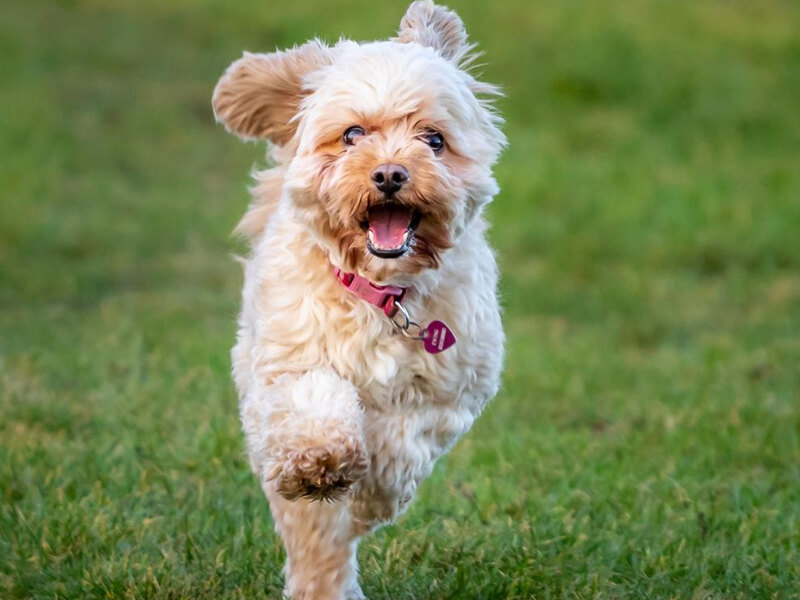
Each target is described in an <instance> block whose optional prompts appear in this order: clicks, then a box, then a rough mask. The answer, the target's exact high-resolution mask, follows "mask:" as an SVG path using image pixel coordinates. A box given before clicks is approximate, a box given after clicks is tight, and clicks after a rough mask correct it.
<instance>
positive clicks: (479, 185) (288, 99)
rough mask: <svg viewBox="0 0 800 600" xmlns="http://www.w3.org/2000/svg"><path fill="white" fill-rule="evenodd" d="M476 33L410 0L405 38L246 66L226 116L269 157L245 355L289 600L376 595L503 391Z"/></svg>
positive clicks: (233, 78)
mask: <svg viewBox="0 0 800 600" xmlns="http://www.w3.org/2000/svg"><path fill="white" fill-rule="evenodd" d="M472 50H473V45H472V44H470V43H469V42H468V41H467V34H466V32H465V30H464V25H463V23H462V22H461V20H460V19H459V17H458V16H457V15H456V14H455V13H453V12H451V11H450V10H448V9H446V8H444V7H441V6H436V5H434V4H432V3H431V2H429V1H420V2H414V3H413V4H411V6H410V7H409V8H408V11H407V13H406V15H405V16H404V17H403V19H402V21H401V23H400V29H399V31H398V34H397V37H395V38H393V39H391V40H388V41H379V42H369V43H356V42H352V41H349V40H341V41H339V42H338V43H337V44H335V45H333V46H327V45H325V44H323V43H322V42H320V41H317V40H315V41H311V42H308V43H306V44H304V45H302V46H298V47H295V48H293V49H291V50H286V51H283V52H274V53H271V54H249V53H245V55H244V56H243V58H241V59H239V60H237V61H236V62H234V63H233V64H232V65H231V66H230V67H229V68H228V70H227V71H226V72H225V73H224V75H223V76H222V78H221V79H220V81H219V83H218V84H217V86H216V89H215V90H214V96H213V107H214V114H215V115H216V118H217V120H218V121H220V122H221V123H223V124H224V125H225V127H226V128H227V129H228V130H229V131H231V132H232V133H235V134H236V135H238V136H240V137H242V138H245V139H249V140H267V141H268V142H270V148H271V150H270V158H271V160H272V162H273V165H274V166H273V167H272V168H270V169H267V170H263V171H260V172H257V173H256V174H255V178H256V185H255V187H254V188H253V195H254V200H253V201H252V204H251V205H250V207H249V209H248V211H247V214H245V216H244V218H243V219H242V221H241V223H240V224H239V226H238V231H239V232H241V233H242V234H244V235H246V236H247V237H249V239H250V240H251V244H252V250H251V253H250V256H249V257H248V258H247V260H246V262H245V282H244V290H243V299H242V311H241V315H240V317H239V329H238V335H237V340H236V345H235V347H234V348H233V351H232V358H233V376H234V379H235V382H236V387H237V390H238V393H239V397H240V410H241V419H242V423H243V428H244V432H245V437H246V445H247V451H248V454H249V458H250V464H251V466H252V469H253V471H254V472H255V474H256V475H257V477H258V479H259V481H260V482H261V485H262V487H263V489H264V492H265V493H266V496H267V498H268V499H269V504H270V508H271V511H272V515H273V517H274V520H275V527H276V529H277V531H278V533H279V534H280V536H281V538H282V539H283V542H284V544H285V546H286V555H287V560H286V566H285V569H284V573H285V576H286V589H285V594H286V596H287V597H290V598H293V599H294V600H302V599H313V600H323V599H342V598H347V599H356V598H364V595H363V593H362V592H361V589H360V587H359V584H358V566H357V563H356V547H357V544H358V540H359V538H360V537H361V536H363V535H364V534H365V533H367V532H369V531H371V530H372V529H374V528H375V527H377V526H379V525H380V524H382V523H386V522H387V521H390V520H391V519H393V518H394V517H396V516H397V515H398V514H399V513H401V512H402V511H403V510H405V509H406V508H407V507H408V505H409V503H410V502H411V500H412V498H413V497H414V493H415V492H416V490H417V486H419V484H420V482H421V481H422V480H423V479H425V477H427V476H428V475H429V474H430V472H431V469H432V468H433V464H434V462H435V461H436V459H437V458H439V457H440V456H441V455H442V454H444V453H445V452H447V450H449V449H450V448H451V447H452V446H453V444H454V443H455V442H456V440H457V439H458V438H459V437H460V436H461V435H463V434H464V433H465V432H466V431H467V430H468V429H469V428H470V426H471V425H472V423H473V421H475V419H476V417H477V416H478V415H479V414H480V413H481V410H483V408H484V406H486V403H487V402H488V401H489V400H490V399H491V398H492V397H493V396H494V395H495V393H496V392H497V389H498V385H499V381H500V371H501V367H502V362H503V341H504V336H503V329H502V325H501V322H500V312H499V307H498V301H497V295H496V286H497V266H496V263H495V259H494V256H493V254H492V250H491V248H490V247H489V245H488V243H487V240H486V230H487V225H486V222H485V221H484V218H483V210H484V207H485V206H486V204H487V203H488V202H489V201H490V200H491V199H492V197H493V196H494V195H495V194H496V193H497V191H498V187H497V184H496V182H495V180H494V178H493V176H492V171H491V167H492V165H493V164H494V163H495V161H496V160H497V158H498V155H499V153H500V151H501V150H502V148H503V146H504V145H505V137H504V136H503V133H502V132H501V131H500V128H499V125H500V123H501V119H500V118H499V116H498V115H497V114H496V113H495V112H494V111H493V109H492V104H491V99H492V97H494V96H496V95H498V93H499V92H498V90H497V88H495V87H494V86H492V85H489V84H486V83H483V82H480V81H477V80H476V79H475V78H474V76H473V75H472V74H471V73H470V72H469V70H468V67H469V65H470V63H471V61H472V60H473V59H474V57H475V54H474V53H473V52H472Z"/></svg>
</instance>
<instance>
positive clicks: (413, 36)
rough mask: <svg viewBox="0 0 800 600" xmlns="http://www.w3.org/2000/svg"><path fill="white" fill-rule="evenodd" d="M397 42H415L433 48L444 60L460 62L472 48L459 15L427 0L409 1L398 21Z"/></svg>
mask: <svg viewBox="0 0 800 600" xmlns="http://www.w3.org/2000/svg"><path fill="white" fill-rule="evenodd" d="M395 39H396V40H397V41H398V42H415V43H417V44H420V45H422V46H428V47H429V48H433V49H434V50H436V51H437V52H439V54H441V55H442V56H443V57H444V58H446V59H447V60H451V61H453V62H454V63H456V64H460V63H461V62H462V61H463V60H464V59H465V58H466V57H467V55H468V54H469V52H470V50H472V48H473V45H472V44H470V43H469V42H467V30H466V29H465V28H464V23H463V21H462V20H461V18H460V17H459V16H458V15H457V14H456V13H454V12H453V11H452V10H449V9H448V8H446V7H444V6H438V5H436V4H434V3H433V2H431V1H430V0H418V1H417V2H412V3H411V6H409V7H408V10H407V11H406V14H405V16H404V17H403V19H402V20H401V21H400V29H399V30H398V31H397V37H396V38H395Z"/></svg>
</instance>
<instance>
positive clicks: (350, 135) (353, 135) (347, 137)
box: [342, 126, 366, 146]
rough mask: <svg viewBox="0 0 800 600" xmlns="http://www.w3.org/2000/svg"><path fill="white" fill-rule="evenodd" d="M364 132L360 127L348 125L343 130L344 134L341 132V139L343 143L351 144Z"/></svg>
mask: <svg viewBox="0 0 800 600" xmlns="http://www.w3.org/2000/svg"><path fill="white" fill-rule="evenodd" d="M365 134H366V132H365V131H364V129H363V128H362V127H358V126H355V127H350V128H348V129H347V130H346V131H345V132H344V134H342V141H343V142H344V143H345V145H347V146H352V145H353V144H355V143H356V139H357V138H360V137H361V136H362V135H365Z"/></svg>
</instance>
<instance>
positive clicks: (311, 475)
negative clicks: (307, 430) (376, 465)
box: [270, 436, 369, 501]
mask: <svg viewBox="0 0 800 600" xmlns="http://www.w3.org/2000/svg"><path fill="white" fill-rule="evenodd" d="M308 442H309V443H307V444H306V445H302V446H301V447H299V448H295V449H292V450H290V451H288V452H287V453H286V454H285V459H284V460H283V461H282V463H278V464H276V465H275V467H274V468H273V471H272V473H271V474H270V475H271V477H270V478H271V479H272V480H273V482H274V484H275V487H276V489H277V490H278V492H279V493H280V494H281V495H282V496H283V497H284V498H286V499H287V500H296V499H297V498H308V499H310V500H329V501H332V500H336V499H338V498H340V497H341V496H342V495H344V493H345V492H347V490H348V489H350V486H352V485H353V484H354V483H355V482H357V481H358V480H359V479H361V478H362V477H363V476H364V474H365V473H366V471H367V466H368V464H369V463H368V458H367V454H366V452H365V450H364V446H363V443H362V442H361V440H359V439H357V438H354V437H349V436H348V437H342V438H339V439H335V440H331V439H328V440H325V441H324V442H321V443H319V442H320V440H313V441H312V440H308ZM314 442H317V443H314Z"/></svg>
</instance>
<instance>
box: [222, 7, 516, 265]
mask: <svg viewBox="0 0 800 600" xmlns="http://www.w3.org/2000/svg"><path fill="white" fill-rule="evenodd" d="M470 49H471V46H470V45H469V44H467V42H466V33H465V32H464V29H463V25H462V24H461V21H460V20H459V19H458V17H457V16H456V15H455V14H454V13H452V12H450V11H447V10H446V9H443V8H441V7H437V6H435V5H433V4H431V3H429V2H415V3H414V4H412V5H411V7H410V8H409V10H408V13H407V14H406V16H405V17H404V18H403V21H402V23H401V27H400V31H399V35H398V38H396V39H395V40H392V41H385V42H374V43H369V44H362V45H360V44H356V43H354V42H348V41H343V42H340V43H339V44H337V45H336V46H334V47H330V48H329V47H326V46H324V45H322V44H320V43H319V42H310V43H308V44H305V45H304V46H301V47H299V48H295V49H293V50H290V51H288V52H282V53H274V54H270V55H253V54H247V55H245V57H244V58H242V59H241V60H239V61H237V62H236V63H234V64H233V65H232V66H231V67H230V68H229V69H228V71H227V73H226V74H225V75H224V76H223V78H222V79H221V80H220V83H219V84H218V86H217V89H216V90H215V94H214V109H215V112H216V114H217V117H218V119H219V120H221V121H223V122H224V123H225V124H226V126H227V127H228V128H229V129H230V130H232V131H233V132H235V133H237V134H239V135H241V136H243V137H248V138H257V139H262V138H267V139H269V140H271V141H272V142H273V143H274V144H276V145H277V146H279V148H278V149H277V152H276V155H277V156H278V157H279V160H283V161H285V162H286V163H287V170H286V175H285V179H284V191H285V194H284V198H285V199H286V200H285V201H287V202H290V203H291V206H292V208H293V209H294V210H296V211H297V214H298V216H299V217H300V219H301V220H302V221H303V222H304V223H305V224H306V225H307V226H308V228H309V230H310V231H311V233H312V235H313V237H314V239H315V240H316V241H317V243H319V244H320V245H321V246H322V247H323V248H324V249H326V250H327V252H328V255H329V258H330V260H331V262H332V263H334V264H336V265H338V266H341V267H343V268H345V269H346V270H349V271H358V272H359V273H360V274H362V275H364V276H366V277H368V278H370V279H372V280H373V281H388V280H398V279H408V277H413V275H415V274H417V273H418V272H419V271H421V270H423V269H428V268H435V267H436V266H438V264H439V262H440V260H441V259H442V255H443V254H444V253H445V252H446V251H447V249H448V248H451V247H452V246H453V245H454V244H455V243H456V241H457V240H458V238H459V237H460V236H461V235H462V234H463V233H464V231H465V230H466V229H467V228H468V227H470V225H471V224H472V223H473V221H474V220H475V218H476V217H477V216H478V215H479V213H480V211H481V208H482V207H483V205H484V204H485V203H486V202H488V201H489V200H490V199H491V197H492V196H493V195H494V194H495V193H496V191H497V189H496V184H495V182H494V179H493V178H492V174H491V165H492V164H493V163H494V162H495V160H496V158H497V156H498V154H499V152H500V150H501V148H502V146H503V144H504V142H505V139H504V137H503V135H502V133H501V132H500V130H499V128H498V122H499V119H498V118H497V117H496V115H495V114H494V113H493V112H492V111H491V109H490V107H489V106H488V105H487V103H486V102H485V101H483V100H481V99H479V98H478V95H481V94H493V93H496V92H495V89H494V88H493V87H492V86H488V85H486V84H482V83H479V82H477V81H476V80H475V79H474V78H473V77H472V76H471V75H470V74H469V73H467V72H465V71H464V70H463V69H462V68H461V66H460V65H463V64H464V62H465V59H467V56H468V52H469V50H470Z"/></svg>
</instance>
